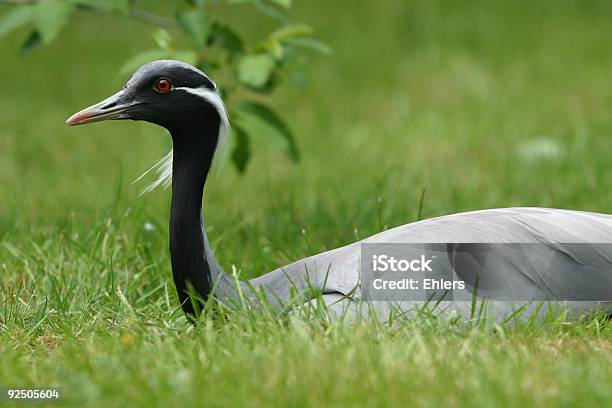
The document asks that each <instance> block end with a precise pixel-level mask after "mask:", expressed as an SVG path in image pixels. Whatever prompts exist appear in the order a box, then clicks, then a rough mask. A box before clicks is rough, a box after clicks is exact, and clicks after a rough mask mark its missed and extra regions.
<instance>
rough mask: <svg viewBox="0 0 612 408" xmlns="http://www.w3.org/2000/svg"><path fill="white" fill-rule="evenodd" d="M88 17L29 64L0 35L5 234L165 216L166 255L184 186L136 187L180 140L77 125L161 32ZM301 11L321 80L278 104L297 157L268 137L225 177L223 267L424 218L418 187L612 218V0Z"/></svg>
mask: <svg viewBox="0 0 612 408" xmlns="http://www.w3.org/2000/svg"><path fill="white" fill-rule="evenodd" d="M137 4H138V5H139V7H141V8H144V9H149V10H153V11H157V12H159V13H161V14H164V13H172V10H173V9H174V4H173V2H165V3H164V4H163V5H160V4H159V3H158V2H146V1H139V2H138V3H137ZM3 10H4V9H0V12H2V11H3ZM224 12H225V13H226V14H225V15H223V16H222V18H223V19H226V20H227V21H230V22H232V23H233V25H234V26H235V27H236V28H238V29H239V30H240V31H241V32H242V33H243V34H244V35H245V36H247V37H248V38H255V39H256V38H258V36H261V35H263V33H265V32H266V30H269V29H270V28H271V27H273V26H274V24H273V22H272V21H271V20H270V19H266V18H265V17H262V16H259V15H254V14H253V13H252V9H251V8H250V7H249V6H248V5H245V6H243V7H241V6H238V7H233V8H230V10H229V11H227V10H226V11H224ZM81 14H82V15H80V16H79V17H78V18H75V19H73V21H72V22H71V24H70V25H69V26H68V28H67V31H66V32H64V33H63V34H62V35H61V36H60V38H58V39H57V40H56V41H55V42H53V43H52V44H51V45H50V46H48V47H43V48H40V49H37V50H35V51H33V52H31V53H30V54H29V55H27V56H24V57H22V56H20V54H19V45H20V43H21V42H22V41H23V38H24V36H25V35H26V34H27V33H25V32H23V31H20V32H17V33H14V34H12V35H10V36H9V37H6V38H4V39H3V40H2V41H0V52H1V53H2V56H3V57H2V59H3V61H2V64H0V77H1V78H2V84H3V87H2V88H3V89H2V92H0V98H1V106H2V109H0V197H1V201H0V221H1V224H0V225H1V226H0V233H1V234H3V235H4V239H8V240H11V241H14V240H17V241H19V240H21V239H25V240H27V239H28V237H27V234H19V233H18V232H17V230H20V231H24V230H28V229H33V230H38V229H51V230H52V229H54V228H59V229H61V228H62V225H67V223H71V224H72V225H73V226H74V225H76V226H77V227H76V228H77V230H79V229H81V228H82V230H83V231H84V232H86V231H88V230H89V229H90V228H91V227H92V225H93V224H95V223H96V222H97V220H99V219H100V217H105V216H106V215H107V214H108V211H112V212H113V214H123V213H124V211H125V210H126V209H127V208H128V207H129V208H132V209H133V210H135V211H134V214H136V215H132V216H131V218H130V219H134V229H136V228H137V226H138V225H141V224H142V223H144V222H150V223H153V224H155V225H156V226H158V227H159V230H160V231H163V233H160V234H157V236H153V237H150V239H152V240H155V242H156V243H159V244H160V247H161V248H165V230H166V218H167V214H168V208H167V207H168V201H169V192H167V191H166V192H164V191H157V192H154V193H152V194H149V195H147V196H145V197H143V198H138V194H139V192H140V191H141V189H142V188H143V187H144V184H140V185H136V186H131V185H130V182H131V181H132V180H133V179H134V178H136V176H138V175H139V174H140V173H141V172H142V171H143V170H145V169H147V168H148V167H149V166H150V165H151V164H152V163H153V162H154V160H156V159H157V158H158V157H161V156H162V155H163V154H165V153H166V151H167V150H168V149H169V147H170V139H169V137H168V136H167V134H166V133H165V131H164V130H163V129H160V128H157V127H155V126H153V125H150V124H146V123H134V122H113V123H102V124H95V125H92V126H87V127H81V128H68V127H67V126H65V125H64V120H65V119H66V118H67V117H68V116H69V115H70V114H71V113H73V112H74V111H76V110H77V109H80V108H82V107H84V106H86V105H89V104H91V103H93V102H95V101H98V100H100V99H101V98H103V97H105V96H107V95H110V94H111V93H113V92H114V91H115V90H116V89H118V88H119V87H120V86H122V84H123V83H124V81H125V80H126V79H127V78H125V77H122V76H120V75H119V74H118V72H119V68H120V67H121V66H122V64H123V63H124V62H125V61H126V60H127V59H128V58H129V57H130V56H132V55H133V54H135V53H136V52H138V51H140V50H142V49H147V48H150V47H151V46H152V40H151V39H150V33H151V31H152V30H153V28H152V27H151V26H148V25H146V24H143V23H139V22H134V21H133V20H128V19H125V18H122V17H119V16H116V15H109V14H93V13H86V12H83V13H81ZM289 18H290V19H292V20H297V21H305V22H307V23H309V24H310V25H312V26H313V28H314V29H315V33H316V35H317V36H318V37H319V38H320V39H322V40H323V41H325V42H327V43H328V44H329V45H330V46H331V47H332V49H333V54H332V55H331V56H329V57H321V56H318V55H312V56H311V57H310V59H309V63H308V65H307V67H306V71H307V72H306V74H307V81H308V84H307V86H306V87H304V88H302V87H298V86H296V85H294V84H293V83H292V82H291V81H285V83H284V84H283V86H281V87H280V88H279V92H278V93H276V94H275V95H274V97H273V99H272V101H271V103H272V105H273V106H274V107H275V108H276V109H277V110H278V111H280V113H281V114H282V115H283V117H285V118H286V119H287V121H288V122H289V123H290V125H291V126H292V128H293V129H294V131H295V133H296V137H297V141H298V145H299V147H300V149H301V152H302V161H301V162H300V163H299V164H297V165H295V164H293V163H291V162H290V161H289V160H287V158H286V157H284V156H283V155H282V154H280V153H278V151H276V150H274V149H271V148H270V147H269V145H268V144H266V143H263V142H261V143H260V142H259V141H258V140H257V139H256V140H254V142H253V145H254V150H255V154H254V159H253V160H252V161H251V163H250V164H249V168H248V170H247V173H246V174H245V175H244V176H240V175H238V174H237V172H236V170H235V169H234V168H233V167H232V166H231V165H226V167H225V169H224V170H223V171H222V172H221V174H220V176H219V177H217V178H211V179H210V181H209V183H208V186H207V191H206V194H205V212H206V217H207V225H208V227H209V228H211V229H212V230H215V231H214V232H212V231H211V236H212V238H213V239H214V238H215V237H216V238H217V241H215V242H216V244H218V245H221V243H222V244H223V245H222V247H223V248H222V249H221V248H220V249H219V250H220V251H222V252H223V254H222V256H221V260H222V263H223V264H224V265H226V267H229V263H234V264H236V265H238V266H239V267H240V268H241V269H245V270H246V273H248V274H249V275H253V274H258V273H261V272H262V271H264V270H267V269H270V268H272V267H273V266H277V265H278V264H280V263H282V262H284V261H289V260H291V259H293V257H300V256H305V255H307V254H310V253H312V252H317V251H321V250H323V249H326V248H331V247H334V246H337V245H341V244H344V243H347V242H352V241H353V240H355V239H357V238H363V237H365V236H367V235H369V234H371V233H374V232H377V231H379V230H381V229H383V228H386V227H388V226H395V225H399V224H403V223H407V222H411V221H413V220H415V219H416V216H417V212H418V206H419V199H420V195H421V192H422V191H423V189H426V195H425V201H424V207H423V216H424V217H431V216H435V215H439V214H447V213H452V212H457V211H463V210H472V209H479V208H490V207H507V206H544V207H560V208H575V209H583V210H590V211H598V212H604V213H609V212H610V211H611V208H612V189H611V188H610V185H611V184H612V172H611V171H610V165H609V160H610V157H611V156H612V143H611V139H610V135H611V133H612V114H611V112H610V107H611V106H612V104H611V102H612V100H611V96H612V86H611V84H612V82H611V81H610V79H609V78H610V74H611V73H612V69H611V68H612V50H611V47H610V43H609V39H610V36H611V34H612V24H610V23H611V22H612V4H611V3H610V2H607V1H569V0H561V1H548V2H547V1H538V2H532V1H512V2H493V3H492V2H487V1H466V2H450V1H383V2H375V3H373V2H370V1H355V2H351V5H350V6H349V5H348V4H345V3H339V2H318V1H297V2H295V4H294V7H293V9H292V10H291V12H290V15H289ZM179 40H180V37H179ZM158 239H159V242H158V241H157V240H158ZM287 243H290V244H289V245H287ZM262 251H265V254H264V253H262ZM254 259H258V260H257V261H254Z"/></svg>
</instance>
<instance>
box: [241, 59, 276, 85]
mask: <svg viewBox="0 0 612 408" xmlns="http://www.w3.org/2000/svg"><path fill="white" fill-rule="evenodd" d="M275 66H276V62H275V61H274V59H273V58H272V57H271V56H269V55H267V54H255V55H247V56H245V57H242V58H241V59H240V62H239V63H238V79H239V80H240V82H242V83H243V84H246V85H249V86H252V87H254V88H261V87H263V86H264V85H266V83H267V82H268V80H269V79H270V76H271V75H272V71H274V67H275Z"/></svg>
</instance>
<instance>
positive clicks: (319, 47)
mask: <svg viewBox="0 0 612 408" xmlns="http://www.w3.org/2000/svg"><path fill="white" fill-rule="evenodd" d="M287 44H290V45H295V46H297V47H302V48H308V49H310V50H313V51H316V52H319V53H321V54H323V55H329V54H331V52H332V50H331V47H330V46H329V45H327V44H325V43H323V42H321V41H318V40H315V39H314V38H293V39H291V40H288V41H287Z"/></svg>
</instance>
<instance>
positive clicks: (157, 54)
mask: <svg viewBox="0 0 612 408" xmlns="http://www.w3.org/2000/svg"><path fill="white" fill-rule="evenodd" d="M170 56H171V52H170V51H169V50H158V49H155V50H148V51H144V52H141V53H139V54H136V55H134V56H133V57H132V58H130V59H129V60H127V61H126V62H125V64H123V66H122V67H121V70H120V71H119V73H120V74H121V75H127V74H131V73H133V72H134V71H136V70H137V69H138V68H140V67H141V66H142V65H144V64H146V63H148V62H152V61H155V60H158V59H165V58H170Z"/></svg>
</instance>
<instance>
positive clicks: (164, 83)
mask: <svg viewBox="0 0 612 408" xmlns="http://www.w3.org/2000/svg"><path fill="white" fill-rule="evenodd" d="M154 88H155V90H156V91H157V92H159V93H168V92H170V91H171V90H172V84H171V83H170V81H168V80H167V79H158V80H157V81H156V82H155V85H154Z"/></svg>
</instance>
